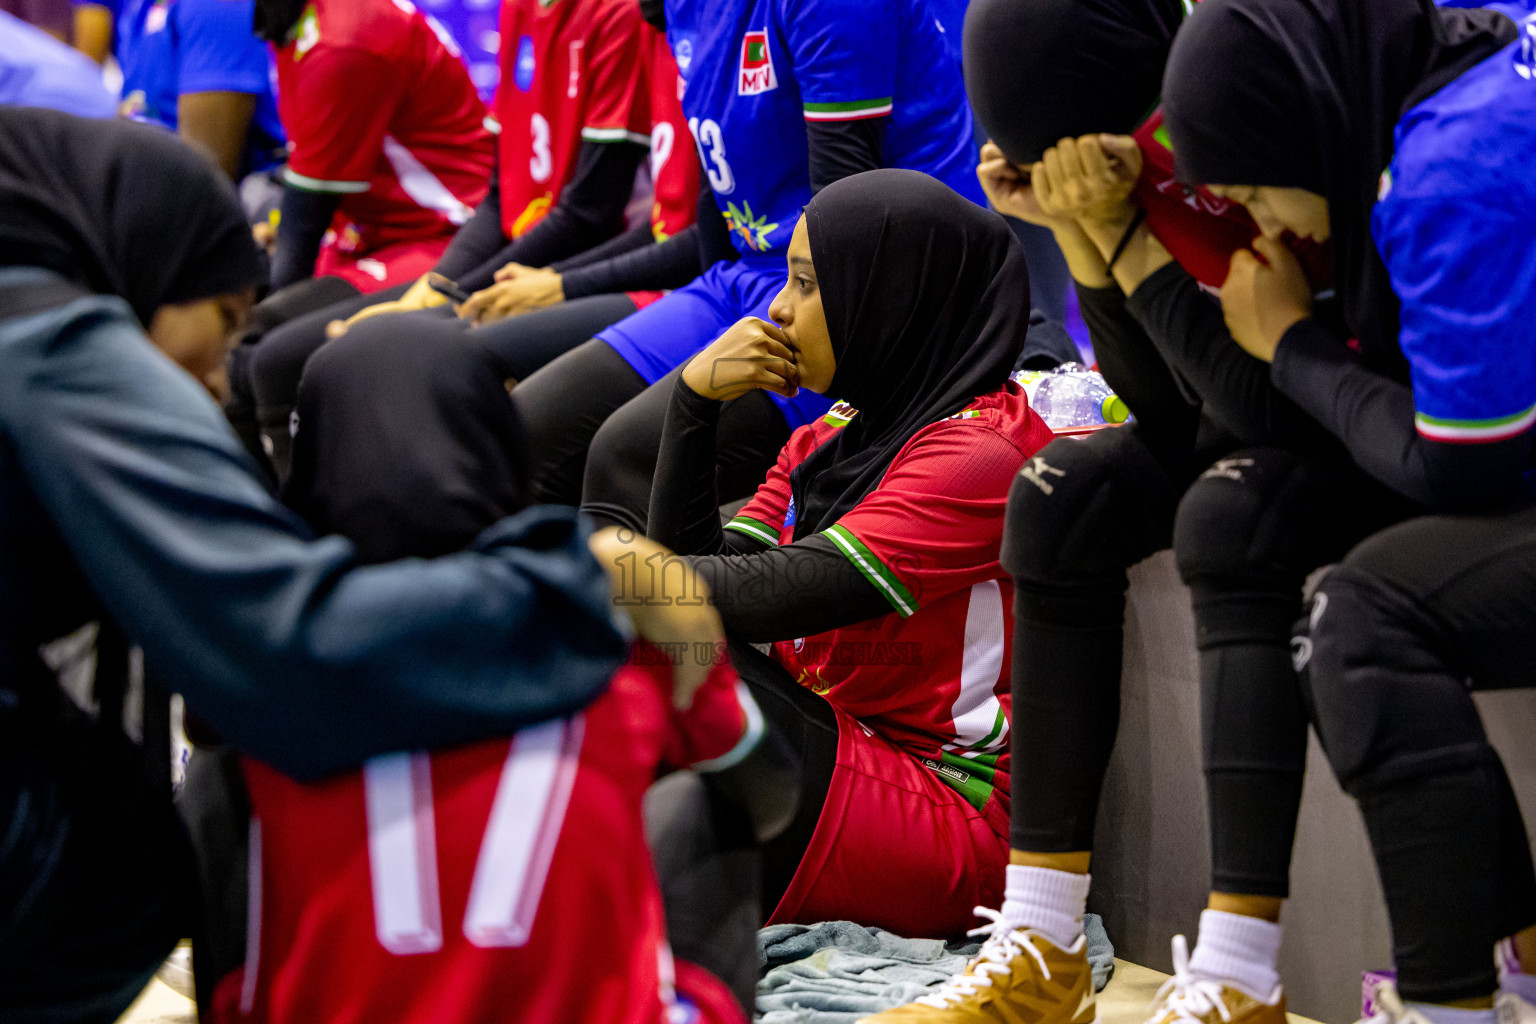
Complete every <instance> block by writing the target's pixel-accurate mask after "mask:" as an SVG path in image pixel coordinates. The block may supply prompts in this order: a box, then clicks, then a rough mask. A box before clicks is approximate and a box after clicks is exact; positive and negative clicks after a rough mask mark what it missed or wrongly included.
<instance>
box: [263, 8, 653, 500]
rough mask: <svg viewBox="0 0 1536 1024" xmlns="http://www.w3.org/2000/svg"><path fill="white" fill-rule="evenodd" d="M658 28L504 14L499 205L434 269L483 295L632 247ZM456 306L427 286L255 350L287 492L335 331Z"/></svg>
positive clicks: (376, 300) (622, 18)
mask: <svg viewBox="0 0 1536 1024" xmlns="http://www.w3.org/2000/svg"><path fill="white" fill-rule="evenodd" d="M644 28H645V26H644V24H643V22H641V20H640V16H639V11H638V9H637V8H636V7H635V2H634V0H566V2H562V3H559V4H553V5H545V4H543V3H540V2H539V0H516V2H513V3H508V4H505V5H503V7H502V10H501V38H502V39H503V40H507V41H508V42H507V43H506V45H504V46H503V47H502V49H501V58H502V81H503V83H504V85H503V87H502V88H501V89H500V90H499V92H498V93H497V101H496V104H495V116H496V119H497V121H499V123H500V127H501V131H500V133H499V135H498V136H497V142H496V169H495V172H494V175H493V177H492V181H491V187H490V191H489V193H488V194H486V196H485V199H484V200H483V201H481V202H480V204H479V206H478V207H476V209H475V213H474V215H473V216H472V217H470V218H469V219H468V220H467V222H465V223H464V224H463V226H462V227H461V228H460V229H459V230H458V232H457V233H456V234H455V235H454V237H453V240H452V242H451V243H449V245H448V247H447V249H446V250H445V251H444V252H443V253H442V255H441V257H440V258H439V259H438V261H437V264H436V266H435V267H433V268H432V269H434V270H436V271H437V272H438V273H440V274H442V275H443V276H445V277H447V278H449V279H450V280H453V281H455V282H457V283H458V284H459V285H460V286H462V287H463V288H464V289H465V290H467V291H470V292H474V291H477V290H479V289H481V288H483V287H485V286H487V285H490V284H491V283H493V275H494V274H495V272H496V271H497V270H499V269H501V268H502V267H505V266H506V265H507V264H509V263H520V264H524V265H527V266H536V267H539V266H544V265H546V264H548V263H551V262H554V261H556V260H560V259H563V258H566V257H569V256H574V255H576V254H578V253H581V252H585V251H586V250H588V249H590V248H592V247H593V246H594V245H597V244H599V243H601V242H604V241H605V240H607V239H610V238H612V237H613V236H614V235H616V234H619V232H620V230H621V229H622V227H623V222H624V207H625V205H626V204H627V203H628V201H629V198H630V195H631V192H632V190H633V186H634V178H635V171H636V168H637V167H638V166H639V163H640V160H641V159H642V157H643V156H644V154H645V146H646V144H647V143H648V141H649V139H648V136H647V134H646V133H647V132H648V131H649V128H650V123H649V118H648V113H647V107H648V104H647V103H646V100H645V93H644V76H642V75H637V74H636V73H635V69H636V67H637V66H638V64H639V58H640V52H641V46H642V41H643V39H642V35H641V33H642V31H643V30H644ZM294 47H295V52H297V49H298V47H299V43H298V41H295V43H294ZM300 63H301V65H302V61H301V62H300ZM466 88H469V87H468V85H466ZM471 92H472V90H471ZM415 102H426V99H425V98H422V97H418V98H416V100H415ZM447 301H448V300H447V298H446V297H445V296H443V295H441V294H439V293H438V292H436V291H434V290H433V289H432V288H431V287H429V286H428V284H427V281H426V277H425V275H423V276H421V277H418V278H416V279H415V280H414V281H412V282H411V283H410V284H409V285H397V286H395V287H394V288H389V289H385V290H383V291H381V292H377V293H374V294H372V295H368V296H361V297H357V298H352V299H346V300H343V301H339V302H336V303H334V304H332V305H329V306H326V307H324V308H322V309H320V310H317V311H315V312H313V313H309V314H308V315H305V316H300V317H296V318H294V319H292V320H290V321H288V322H286V323H284V324H283V325H282V326H280V327H278V328H276V329H273V330H270V331H268V332H267V333H265V334H264V335H262V336H261V337H260V339H259V340H257V341H256V343H255V344H254V345H249V346H245V347H244V348H245V349H246V350H247V354H246V355H245V356H244V359H243V360H242V361H244V362H246V363H247V364H248V365H247V367H246V368H245V369H244V370H243V371H241V370H239V369H237V371H236V372H235V377H236V378H237V381H239V380H240V379H241V378H242V377H243V378H245V379H248V381H249V384H248V386H247V385H244V384H241V385H240V386H242V387H248V393H249V396H250V400H251V402H252V403H253V404H254V407H255V416H256V419H257V420H258V422H259V424H260V432H261V437H262V445H263V446H264V447H265V448H267V449H268V452H269V455H270V458H271V461H272V464H273V467H274V469H275V470H276V471H277V475H278V477H279V479H283V478H286V476H287V468H288V461H289V454H288V453H289V449H290V445H291V432H290V423H289V420H290V418H291V416H292V413H293V407H294V400H295V396H296V395H297V393H298V385H299V379H300V377H301V376H302V374H303V370H304V364H305V362H306V361H308V359H309V357H310V356H311V355H312V354H313V353H314V352H315V351H316V350H317V349H319V348H320V347H321V346H322V345H323V344H324V343H325V341H326V339H327V336H328V335H327V330H328V327H329V325H330V324H331V323H332V322H333V321H348V322H352V323H355V322H356V321H357V318H358V317H359V316H361V317H363V318H367V317H373V316H378V315H383V314H388V313H400V312H409V311H415V310H421V309H427V308H432V307H438V306H443V305H445V304H446V303H447ZM443 315H448V314H447V312H446V311H445V312H444V314H443ZM349 318H351V319H350V320H349ZM340 330H342V328H337V329H336V331H337V332H338V333H339V332H340Z"/></svg>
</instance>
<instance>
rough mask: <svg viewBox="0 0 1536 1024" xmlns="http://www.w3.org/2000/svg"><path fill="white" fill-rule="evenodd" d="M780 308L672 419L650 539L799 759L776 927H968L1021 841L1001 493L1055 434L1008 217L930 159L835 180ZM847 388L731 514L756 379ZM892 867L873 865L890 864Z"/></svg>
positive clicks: (799, 243) (904, 931) (728, 336)
mask: <svg viewBox="0 0 1536 1024" xmlns="http://www.w3.org/2000/svg"><path fill="white" fill-rule="evenodd" d="M788 265H789V281H788V283H787V284H786V285H785V287H784V289H783V290H782V291H781V292H780V293H779V294H778V296H777V298H776V299H775V300H774V301H773V304H772V306H771V307H770V315H771V316H772V318H773V320H774V321H775V322H774V323H768V322H766V321H763V320H759V319H757V318H755V317H749V318H747V319H745V320H742V321H740V322H739V323H737V324H736V325H735V326H733V327H731V328H730V329H729V330H727V331H726V333H725V334H724V335H722V336H721V338H720V339H719V340H718V341H716V342H715V343H714V344H712V345H710V346H709V347H708V348H706V349H705V350H703V351H702V352H701V353H699V354H698V355H697V356H695V357H694V358H693V359H692V361H691V362H690V363H688V364H687V367H686V369H685V370H684V371H683V373H682V375H681V377H680V379H679V382H678V384H677V386H676V389H675V390H674V392H673V395H672V402H671V406H670V408H669V409H668V412H667V418H666V427H665V433H664V440H663V442H662V446H661V461H660V464H659V465H658V468H657V476H656V485H655V489H654V491H653V495H652V501H651V507H650V533H651V534H652V536H653V537H654V538H655V539H656V540H658V541H660V542H661V543H663V544H666V545H667V546H669V547H672V548H674V549H675V550H677V551H678V552H679V553H681V554H685V555H688V556H690V557H689V558H688V562H689V563H690V565H691V566H692V567H693V568H694V569H695V570H696V571H697V572H698V574H699V575H700V576H701V577H703V578H705V579H706V580H708V583H709V589H710V591H711V593H712V594H713V597H714V601H715V605H716V607H717V608H718V610H719V612H720V615H721V619H722V620H723V622H724V624H725V628H726V631H727V632H728V633H729V634H730V635H731V636H732V637H733V639H736V640H740V641H746V642H750V643H769V644H772V645H773V646H772V653H771V660H769V659H768V658H757V659H753V658H747V659H744V660H742V661H739V662H738V667H739V668H741V670H742V672H743V676H744V678H745V679H746V680H747V683H748V686H749V687H750V688H751V690H752V692H753V694H754V696H756V697H757V698H758V702H759V704H760V705H761V706H762V707H763V709H764V713H765V714H766V715H767V717H768V719H769V721H770V722H771V723H773V725H774V727H775V728H776V729H778V730H779V731H781V732H783V733H784V734H785V735H786V736H788V737H789V738H790V739H791V741H792V742H793V743H794V744H795V745H797V746H798V747H799V748H800V752H801V756H802V759H803V761H804V763H805V765H806V768H805V771H804V775H803V777H802V799H801V803H800V807H799V809H798V811H797V812H796V816H795V820H794V822H793V823H792V824H791V826H790V827H789V828H788V829H787V830H786V831H785V832H784V833H783V834H782V835H781V836H780V837H779V838H778V839H776V840H775V841H774V842H772V843H770V844H769V845H768V846H767V847H766V848H765V851H764V859H765V864H764V885H763V895H764V907H765V909H770V908H771V909H772V911H773V913H772V918H771V919H772V920H773V921H777V922H788V921H801V922H814V921H824V920H838V919H852V920H855V921H858V922H860V923H861V924H868V925H878V926H880V927H883V928H886V929H889V930H891V931H894V932H896V933H897V934H901V935H924V936H945V935H954V934H957V933H959V932H962V931H964V930H966V929H967V928H968V927H969V926H970V925H971V924H973V923H974V920H973V910H972V908H973V907H975V906H976V905H977V904H980V903H987V902H989V901H995V900H996V899H997V898H998V897H1000V895H1001V884H1000V883H1001V881H1002V872H1003V866H1004V864H1005V863H1006V861H1007V856H1008V838H1007V821H1008V812H1007V798H1008V779H1009V760H1008V738H1009V737H1008V734H1009V717H1010V716H1009V694H1008V685H1009V683H1008V642H1009V633H1010V618H1011V606H1012V587H1011V585H1010V583H1009V581H1008V579H1007V576H1006V574H1005V573H1004V572H1003V569H1002V567H1001V566H1000V565H999V564H998V561H997V555H998V546H999V544H1000V543H1001V541H1002V530H1003V512H1004V506H1005V503H1006V500H1007V494H1008V487H1009V484H1010V483H1012V481H1013V478H1014V477H1015V476H1016V475H1017V473H1018V470H1019V467H1020V466H1021V465H1022V464H1024V463H1025V462H1026V461H1027V460H1028V459H1029V457H1030V456H1031V455H1033V454H1034V453H1035V452H1036V451H1037V450H1039V448H1040V447H1041V446H1043V445H1044V444H1046V443H1047V442H1048V441H1050V439H1051V436H1052V435H1051V432H1050V430H1049V428H1047V427H1046V425H1045V423H1044V421H1042V420H1041V419H1040V418H1039V417H1038V416H1037V415H1035V413H1034V412H1033V411H1031V410H1030V408H1029V403H1028V401H1027V400H1026V398H1025V396H1024V393H1023V391H1022V389H1020V388H1019V387H1018V386H1017V385H1015V384H1013V383H1011V382H1010V381H1009V380H1008V374H1009V371H1010V370H1011V369H1012V367H1013V365H1014V362H1015V360H1016V359H1017V357H1018V355H1019V352H1020V351H1021V349H1022V347H1023V345H1024V336H1025V331H1026V329H1027V326H1028V322H1029V275H1028V272H1027V270H1026V268H1025V264H1024V255H1023V251H1022V250H1021V248H1020V247H1019V243H1018V241H1017V240H1016V239H1015V238H1014V236H1013V234H1012V232H1011V231H1010V230H1009V229H1008V226H1007V224H1006V223H1005V222H1004V221H1003V219H1002V218H1001V217H998V216H997V215H996V214H993V213H990V212H988V211H986V210H983V209H981V208H980V207H978V206H976V205H974V204H972V203H970V202H968V201H967V200H965V199H963V198H962V197H961V196H959V195H958V194H956V193H955V192H953V191H951V190H950V189H949V188H947V187H946V186H945V185H943V184H942V183H940V182H938V181H937V180H935V179H933V178H931V177H928V176H926V175H923V174H920V173H918V172H915V171H906V170H878V171H868V172H865V173H862V174H857V175H853V176H850V177H848V178H845V179H843V180H841V181H838V182H836V183H834V184H832V185H829V186H827V187H826V188H825V189H823V190H822V191H821V192H820V193H818V194H817V196H816V198H815V199H813V200H812V201H811V202H810V203H809V204H808V205H807V206H806V208H805V213H804V215H803V216H802V217H801V218H800V221H799V223H798V224H797V226H796V227H795V231H794V235H793V238H792V240H791V241H790V244H789V248H788ZM800 388H807V389H810V390H811V391H815V392H819V393H824V394H828V395H836V396H838V397H840V398H842V399H844V400H845V401H844V403H843V404H840V405H838V406H834V408H833V410H832V412H831V413H830V414H828V415H827V416H826V417H825V418H824V419H822V420H818V421H817V422H815V423H812V424H810V425H807V426H803V427H801V428H799V429H798V430H796V431H795V432H794V434H792V435H791V437H790V440H789V443H788V444H787V445H786V446H785V447H784V449H783V450H782V452H781V453H780V455H779V459H778V464H777V465H776V466H775V467H774V468H773V469H772V470H770V472H769V474H768V478H767V480H766V481H765V482H764V483H763V485H762V486H761V487H760V488H759V489H758V491H757V493H756V495H755V496H754V497H753V498H752V499H751V500H750V501H749V502H748V503H747V505H746V506H745V507H744V508H743V509H742V510H741V512H740V513H739V514H738V515H737V516H736V518H734V519H733V520H731V521H730V522H729V523H728V524H726V526H725V527H724V528H722V527H721V525H720V520H719V518H718V514H717V506H718V504H719V502H718V499H717V493H716V490H715V483H714V474H713V473H711V472H701V471H700V469H701V467H703V468H704V469H705V470H708V468H709V467H711V466H712V465H714V460H715V443H716V442H715V422H716V418H717V417H718V415H719V411H720V407H721V404H722V403H723V402H725V401H727V400H729V399H730V398H732V397H735V396H737V395H741V394H745V393H746V392H748V391H749V390H752V389H763V390H767V391H772V392H774V393H777V394H780V395H784V396H793V395H795V394H796V393H797V391H798V389H800ZM876 865H878V867H875V866H876Z"/></svg>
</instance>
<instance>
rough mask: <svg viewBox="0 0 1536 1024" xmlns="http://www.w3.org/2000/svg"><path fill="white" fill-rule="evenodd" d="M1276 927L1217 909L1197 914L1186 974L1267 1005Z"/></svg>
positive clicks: (1275, 975)
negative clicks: (1197, 926)
mask: <svg viewBox="0 0 1536 1024" xmlns="http://www.w3.org/2000/svg"><path fill="white" fill-rule="evenodd" d="M1279 955H1280V926H1279V925H1278V924H1276V923H1275V922H1273V921H1265V920H1263V919H1262V918H1257V917H1248V916H1246V915H1244V914H1228V913H1226V912H1225V911H1221V910H1205V911H1202V912H1201V913H1200V940H1199V941H1198V942H1196V943H1195V951H1194V953H1193V954H1192V955H1191V956H1190V958H1189V969H1190V971H1191V972H1192V973H1193V974H1195V975H1196V976H1198V977H1200V978H1204V979H1206V980H1208V981H1219V982H1222V983H1223V984H1226V985H1231V986H1232V987H1233V988H1240V989H1242V990H1243V991H1244V992H1246V993H1248V994H1249V995H1251V996H1253V998H1255V999H1258V1000H1260V1001H1262V1002H1266V1003H1267V1002H1269V1001H1270V997H1271V996H1272V995H1273V994H1274V991H1275V986H1276V985H1279V984H1280V972H1279V971H1277V970H1275V960H1276V958H1277V957H1278V956H1279Z"/></svg>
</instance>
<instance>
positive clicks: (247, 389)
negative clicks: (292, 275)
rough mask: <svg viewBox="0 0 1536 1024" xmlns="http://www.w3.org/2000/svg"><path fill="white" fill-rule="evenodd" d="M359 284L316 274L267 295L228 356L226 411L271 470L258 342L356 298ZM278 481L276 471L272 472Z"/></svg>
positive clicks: (236, 429) (236, 427) (237, 428)
mask: <svg viewBox="0 0 1536 1024" xmlns="http://www.w3.org/2000/svg"><path fill="white" fill-rule="evenodd" d="M357 294H358V291H357V287H356V286H355V285H353V284H352V283H351V282H350V281H347V280H346V279H345V278H340V277H316V278H312V279H311V280H308V281H300V282H298V283H297V284H292V285H289V286H288V287H287V288H283V289H280V290H279V291H276V292H273V293H272V294H271V295H268V296H267V297H266V298H265V299H263V300H261V301H260V302H258V303H257V304H256V308H255V309H253V310H251V318H250V320H249V321H248V322H247V323H246V325H245V329H244V330H242V331H241V332H240V339H239V344H238V345H236V347H235V350H234V351H233V352H232V353H230V357H229V390H230V395H229V401H228V403H226V404H225V406H224V414H225V415H226V416H227V417H229V422H230V425H231V426H233V427H234V428H235V433H236V434H238V435H239V436H240V440H241V441H242V442H243V443H244V444H245V446H246V448H247V449H248V450H249V451H250V453H251V454H252V455H253V456H254V457H255V459H256V461H257V462H258V463H260V464H261V465H262V467H263V469H265V470H267V471H268V472H269V473H271V472H272V466H271V465H270V462H269V459H268V457H267V454H266V451H265V447H264V445H263V443H262V433H261V426H260V421H259V419H258V415H257V412H256V394H255V391H254V390H253V385H252V382H251V360H252V358H253V357H254V356H255V354H256V348H255V345H256V343H257V342H259V341H261V340H262V339H263V338H264V337H266V336H267V334H269V333H270V332H272V331H275V330H276V329H277V328H279V327H281V326H283V325H284V324H286V323H288V322H289V321H290V320H294V319H296V318H298V317H301V316H304V315H306V314H309V313H313V312H315V311H316V310H320V309H324V308H326V307H327V306H331V305H334V304H335V303H337V302H345V301H346V300H348V299H351V298H355V297H356V296H357ZM273 478H274V481H275V473H274V474H273Z"/></svg>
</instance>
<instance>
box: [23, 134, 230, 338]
mask: <svg viewBox="0 0 1536 1024" xmlns="http://www.w3.org/2000/svg"><path fill="white" fill-rule="evenodd" d="M0 266H35V267H47V268H48V269H50V270H54V271H57V272H58V273H60V274H62V275H64V276H65V277H68V278H69V279H71V280H73V281H77V282H79V283H80V284H82V285H84V286H86V287H87V288H90V289H91V290H92V291H95V292H98V293H101V294H106V295H117V296H120V297H121V298H123V299H124V300H126V301H127V303H128V305H129V306H131V307H133V312H134V314H135V315H136V316H137V317H138V318H139V322H140V323H142V324H144V325H146V326H147V325H148V324H149V321H150V319H151V318H152V317H153V316H154V313H155V310H157V309H159V308H160V307H161V306H163V305H165V304H167V303H173V302H190V301H192V300H194V299H207V298H212V297H214V296H216V295H225V294H229V293H233V292H239V291H243V290H245V289H246V288H249V287H251V286H253V285H255V284H256V282H257V278H258V277H259V276H260V271H259V266H258V264H257V260H256V246H255V243H254V242H252V241H251V229H250V226H249V225H247V224H246V221H245V215H244V213H243V212H242V211H241V209H240V202H239V200H238V199H237V198H236V197H235V192H234V189H233V188H232V187H231V186H230V184H229V182H228V181H226V180H225V178H224V177H223V175H221V174H220V173H219V172H218V170H217V169H216V168H215V167H214V166H213V165H212V164H211V163H209V161H208V160H206V159H204V158H203V157H202V156H201V155H199V154H198V153H197V152H196V151H194V150H193V149H192V148H191V147H189V146H187V145H186V144H185V143H183V142H182V141H181V140H179V139H178V138H176V136H174V135H172V134H170V133H168V132H166V131H164V130H162V129H159V128H152V127H149V126H147V125H141V124H135V123H133V122H129V121H107V120H100V119H95V118H83V117H73V116H71V115H69V114H61V113H59V112H58V111H54V110H39V109H36V108H30V107H0Z"/></svg>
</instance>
